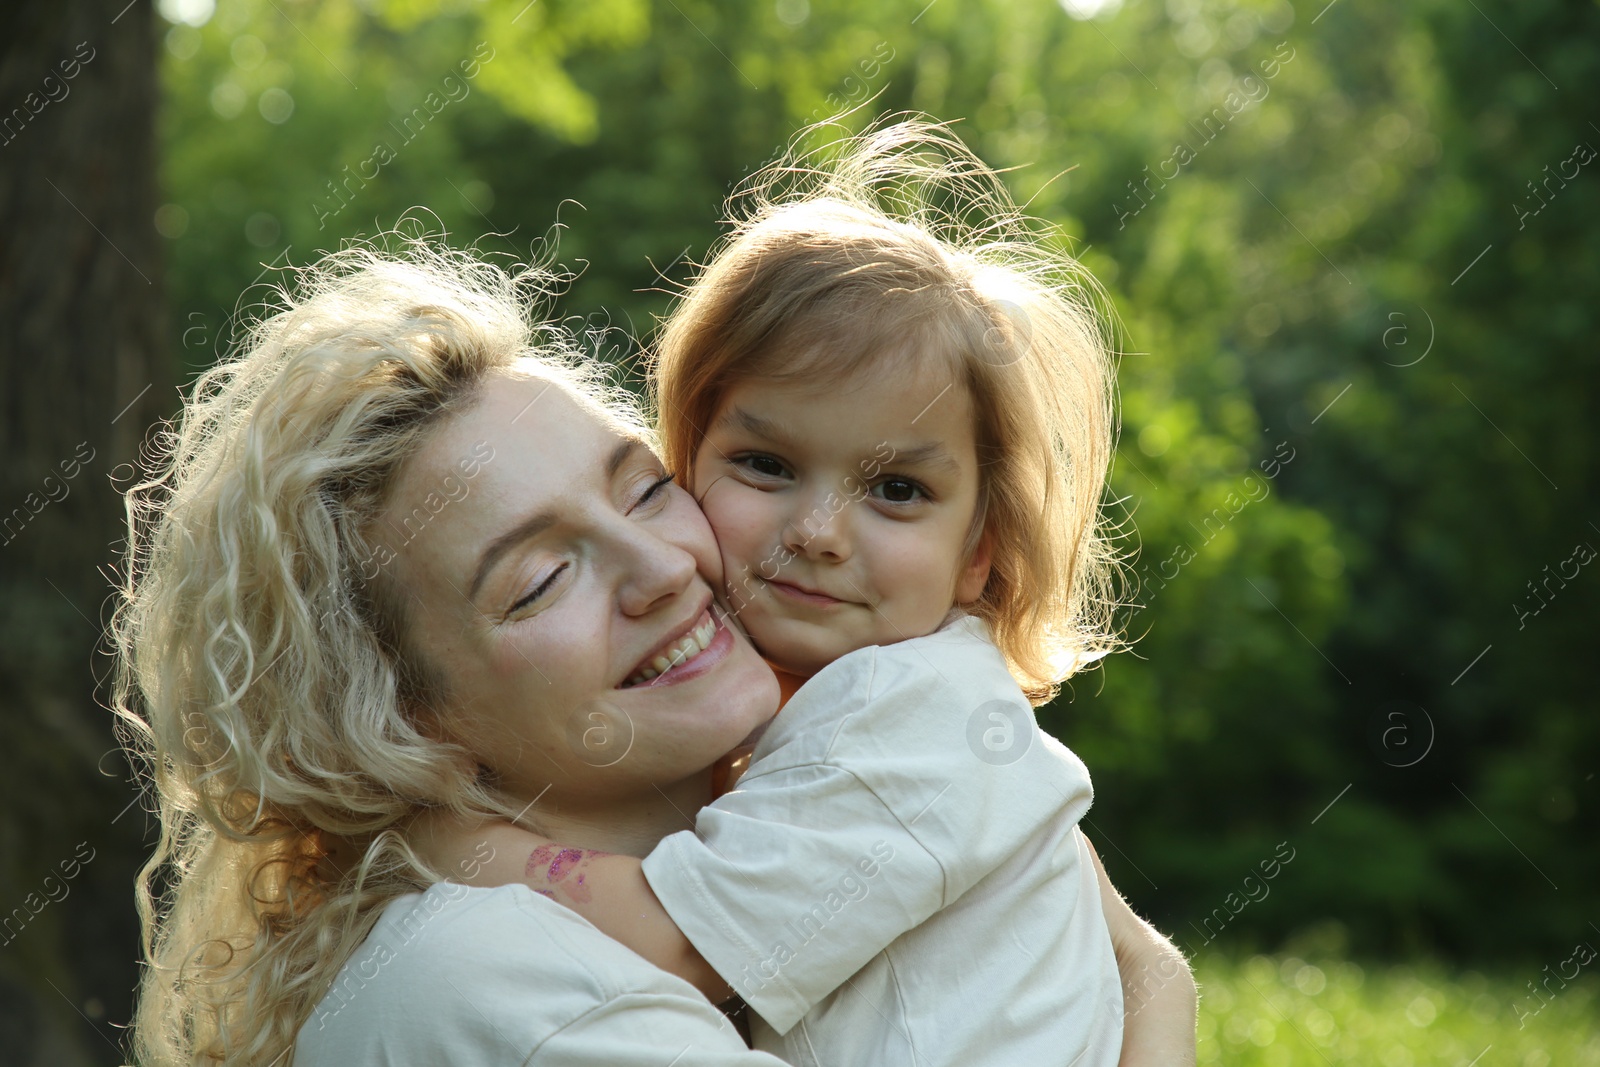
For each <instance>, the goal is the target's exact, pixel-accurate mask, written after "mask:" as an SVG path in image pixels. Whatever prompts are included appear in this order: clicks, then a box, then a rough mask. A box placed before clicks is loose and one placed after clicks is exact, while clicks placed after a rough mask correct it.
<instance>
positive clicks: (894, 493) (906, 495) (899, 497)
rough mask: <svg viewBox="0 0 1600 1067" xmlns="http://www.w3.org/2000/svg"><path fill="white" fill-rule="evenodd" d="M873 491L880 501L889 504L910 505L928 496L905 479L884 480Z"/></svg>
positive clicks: (923, 490) (913, 483)
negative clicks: (876, 493)
mask: <svg viewBox="0 0 1600 1067" xmlns="http://www.w3.org/2000/svg"><path fill="white" fill-rule="evenodd" d="M873 490H874V491H875V492H878V493H879V499H880V500H883V501H885V502H887V503H890V504H910V503H912V502H914V501H916V500H917V499H918V498H921V497H926V496H927V495H928V494H927V491H926V490H925V489H923V488H922V486H920V485H918V484H917V483H916V482H913V481H911V480H909V479H906V478H886V479H884V480H883V481H881V482H879V483H878V484H877V485H875V486H873Z"/></svg>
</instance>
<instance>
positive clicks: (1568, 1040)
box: [1195, 954, 1600, 1067]
mask: <svg viewBox="0 0 1600 1067" xmlns="http://www.w3.org/2000/svg"><path fill="white" fill-rule="evenodd" d="M1552 962H1553V964H1559V963H1560V962H1561V961H1560V960H1556V961H1552ZM1596 969H1600V964H1597V963H1591V964H1590V965H1589V966H1588V967H1585V968H1584V969H1583V973H1581V974H1579V975H1578V977H1577V978H1576V979H1575V980H1573V981H1572V982H1569V983H1567V985H1566V988H1564V989H1562V988H1561V987H1560V984H1559V982H1558V981H1556V980H1554V979H1552V980H1551V982H1550V988H1551V989H1553V990H1557V992H1556V993H1555V995H1554V997H1553V998H1552V999H1549V1000H1547V1001H1545V1002H1544V1003H1543V1007H1542V1008H1541V1007H1540V1003H1541V1002H1540V1001H1539V1000H1537V999H1535V998H1534V996H1533V994H1532V993H1531V992H1530V991H1529V989H1528V983H1529V982H1530V981H1538V980H1541V979H1542V978H1544V977H1547V976H1548V975H1549V974H1552V973H1554V970H1555V967H1554V966H1552V969H1551V971H1549V972H1543V973H1541V972H1540V971H1538V970H1537V969H1529V970H1528V973H1526V974H1523V973H1522V972H1521V971H1520V970H1518V969H1515V968H1508V969H1507V970H1506V971H1505V972H1504V973H1501V974H1499V975H1496V976H1495V977H1486V976H1484V975H1482V974H1479V973H1477V972H1475V971H1466V972H1461V973H1451V972H1450V971H1448V970H1446V969H1445V968H1444V967H1443V966H1440V965H1435V964H1427V963H1419V964H1414V965H1389V964H1384V965H1366V966H1363V965H1359V964H1356V963H1353V962H1350V961H1348V960H1341V959H1337V958H1332V959H1330V958H1320V957H1319V958H1313V959H1311V960H1309V961H1308V960H1305V959H1300V958H1298V957H1295V956H1289V955H1283V956H1252V957H1249V958H1248V959H1244V960H1242V961H1241V960H1235V959H1230V958H1228V957H1226V956H1222V955H1217V954H1202V955H1201V956H1200V957H1199V958H1198V959H1196V960H1195V976H1196V978H1197V979H1198V980H1199V983H1200V1043H1199V1056H1200V1063H1201V1064H1225V1065H1227V1067H1289V1065H1299V1064H1307V1065H1312V1067H1315V1065H1319V1064H1341V1065H1342V1064H1361V1065H1363V1067H1366V1065H1371V1067H1467V1065H1468V1064H1472V1065H1473V1067H1590V1065H1594V1067H1600V980H1597V979H1596V976H1595V974H1593V973H1591V972H1593V971H1595V970H1596ZM1569 973H1570V968H1569ZM1535 1009H1537V1013H1536V1014H1534V1011H1535Z"/></svg>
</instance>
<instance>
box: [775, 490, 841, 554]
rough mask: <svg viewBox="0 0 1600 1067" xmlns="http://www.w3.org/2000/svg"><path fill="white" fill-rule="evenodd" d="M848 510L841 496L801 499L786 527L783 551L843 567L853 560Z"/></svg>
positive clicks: (837, 493) (827, 495)
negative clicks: (839, 564)
mask: <svg viewBox="0 0 1600 1067" xmlns="http://www.w3.org/2000/svg"><path fill="white" fill-rule="evenodd" d="M849 509H850V501H849V499H848V498H846V497H845V495H844V494H843V493H839V492H827V493H817V494H815V495H812V496H808V497H804V498H802V500H801V503H800V507H799V508H798V509H797V510H796V512H795V514H793V515H791V516H790V519H789V522H788V523H787V525H785V527H784V531H783V545H784V547H785V548H787V549H788V550H789V551H791V552H793V553H795V554H796V555H799V556H805V557H806V558H807V559H815V560H821V561H823V562H828V563H843V562H844V561H845V560H847V559H849V558H850V521H849Z"/></svg>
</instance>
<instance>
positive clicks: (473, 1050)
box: [295, 883, 720, 1067]
mask: <svg viewBox="0 0 1600 1067" xmlns="http://www.w3.org/2000/svg"><path fill="white" fill-rule="evenodd" d="M640 995H643V996H646V997H654V998H658V999H662V998H664V999H666V1000H668V1001H678V1000H681V1001H682V1002H683V1005H684V1007H685V1009H686V1010H687V1011H689V1012H690V1013H691V1014H694V1013H697V1012H699V1010H700V1008H701V1006H703V1008H704V1012H705V1013H709V1014H707V1015H706V1018H707V1020H708V1025H709V1026H711V1027H713V1028H716V1027H717V1025H718V1020H719V1019H720V1017H719V1016H718V1015H717V1013H716V1011H715V1009H714V1008H712V1007H711V1006H710V1005H709V1004H707V1003H706V1002H705V999H704V998H703V997H701V996H700V994H699V993H698V992H696V991H695V989H694V988H693V987H692V986H690V985H689V984H688V983H686V982H684V981H682V980H681V979H678V978H676V977H674V976H672V975H670V974H667V973H666V972H664V971H662V970H660V969H658V968H656V967H653V966H651V965H650V964H649V963H647V962H646V961H645V960H644V959H642V958H640V957H639V956H637V955H635V954H634V953H633V952H631V951H629V950H628V949H627V948H625V947H624V946H622V945H621V944H619V943H618V942H615V941H613V940H611V939H610V938H608V937H606V936H605V935H604V934H602V933H601V932H600V931H599V930H598V929H596V928H595V927H594V926H592V925H591V924H590V923H589V922H587V921H586V920H584V919H583V918H582V917H581V916H579V915H577V914H576V913H574V912H572V911H570V910H568V909H567V908H564V907H562V906H561V905H559V904H556V903H555V902H554V901H551V900H548V899H546V898H544V897H542V896H540V895H538V894H536V893H534V892H533V891H532V890H531V889H529V888H527V887H526V886H520V885H508V886H497V887H492V888H479V887H472V886H464V885H459V884H456V883H440V884H438V885H435V886H432V887H430V888H429V889H428V890H427V891H426V892H423V893H411V894H407V895H406V896H403V897H400V898H397V899H396V900H394V901H391V902H390V903H389V904H388V906H387V907H386V908H385V909H384V912H383V914H382V915H381V916H380V917H379V919H378V921H377V923H376V924H375V925H374V927H373V930H372V932H371V934H369V935H368V936H367V939H366V940H365V941H364V942H362V944H361V945H360V946H359V947H358V948H357V949H356V951H355V952H354V954H352V956H351V958H350V960H349V961H348V962H346V964H345V966H344V967H343V968H342V969H341V970H340V972H339V974H338V976H337V977H336V978H335V980H334V983H333V987H332V988H331V989H330V990H329V991H328V993H327V995H326V996H324V997H323V999H322V1001H321V1002H320V1003H319V1004H318V1005H317V1007H316V1009H314V1010H313V1011H312V1013H311V1016H310V1018H308V1019H307V1020H306V1022H305V1024H304V1025H303V1026H302V1027H301V1029H300V1034H299V1039H298V1041H297V1042H296V1059H295V1063H296V1064H297V1065H299V1067H310V1065H313V1064H323V1063H326V1064H335V1063H337V1064H340V1065H341V1067H342V1065H346V1064H351V1065H360V1064H368V1063H373V1064H376V1063H385V1064H399V1063H412V1062H415V1063H419V1064H420V1063H430V1062H432V1063H437V1062H449V1063H453V1064H475V1063H478V1062H485V1063H488V1062H508V1059H509V1062H514V1063H521V1062H523V1061H524V1060H525V1059H527V1058H528V1057H529V1056H530V1055H532V1054H533V1053H534V1052H536V1051H537V1050H538V1049H539V1048H540V1047H541V1046H542V1045H543V1044H544V1043H545V1042H546V1041H548V1040H550V1039H551V1038H552V1037H554V1036H556V1035H558V1034H560V1033H561V1032H562V1031H563V1030H564V1029H566V1028H568V1027H569V1026H572V1025H574V1024H575V1023H580V1022H581V1021H582V1020H584V1019H585V1018H587V1017H589V1016H591V1015H592V1014H593V1013H594V1012H595V1011H596V1010H597V1009H601V1008H603V1007H604V1006H606V1005H609V1004H613V1003H615V1002H617V1001H619V1000H621V1001H624V1002H626V1001H628V1000H630V999H631V998H636V997H638V996H640ZM696 1002H698V1003H696ZM622 1036H625V1035H622ZM713 1036H714V1035H713ZM513 1053H515V1056H514V1058H511V1054H513Z"/></svg>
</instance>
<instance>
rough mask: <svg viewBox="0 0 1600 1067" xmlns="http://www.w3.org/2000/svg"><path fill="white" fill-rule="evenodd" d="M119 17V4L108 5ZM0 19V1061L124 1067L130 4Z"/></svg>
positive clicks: (149, 372)
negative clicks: (121, 742) (116, 593)
mask: <svg viewBox="0 0 1600 1067" xmlns="http://www.w3.org/2000/svg"><path fill="white" fill-rule="evenodd" d="M125 4H126V6H124V5H125ZM7 8H8V10H7V11H6V13H5V14H4V15H0V26H3V28H0V447H3V448H4V449H5V453H4V462H3V464H0V767H3V768H4V769H3V770H0V804H3V806H4V810H5V816H4V819H3V820H0V1049H3V1050H4V1051H3V1052H0V1057H3V1058H4V1059H5V1061H6V1062H8V1063H18V1064H33V1063H46V1062H49V1063H68V1064H70V1063H106V1064H118V1063H123V1062H125V1058H124V1057H123V1055H122V1053H121V1051H120V1049H119V1045H120V1043H121V1031H119V1030H117V1029H115V1028H114V1027H113V1025H112V1024H113V1023H125V1022H126V1021H127V1020H128V1018H129V1014H130V1005H131V991H132V988H133V985H134V983H135V982H136V980H137V968H136V965H135V961H136V959H137V925H136V922H135V920H134V915H133V906H132V905H133V900H132V892H131V890H132V876H133V872H134V869H135V868H136V866H137V863H138V861H139V858H140V855H141V854H142V853H143V852H144V851H145V850H146V845H145V844H144V843H143V839H144V837H145V835H146V829H147V828H146V826H145V819H144V814H143V812H142V811H141V810H140V808H139V805H137V804H134V805H133V806H132V807H131V808H125V805H127V804H128V803H129V801H131V800H132V799H133V797H134V795H135V794H134V791H133V787H132V786H131V785H130V783H129V781H128V778H129V774H128V770H127V764H126V761H125V760H123V759H122V757H121V755H120V754H119V753H117V752H116V751H115V747H116V741H115V738H114V736H113V733H112V720H111V716H110V713H109V712H108V711H106V710H105V707H104V704H105V703H106V702H107V700H108V697H109V694H108V691H107V689H106V687H105V686H104V685H103V684H102V683H103V680H104V679H105V677H106V676H107V674H108V670H109V665H110V664H109V660H108V659H107V657H106V656H105V655H104V651H105V645H104V644H103V643H102V640H101V638H102V634H103V629H104V622H105V619H106V617H107V616H108V615H109V610H110V608H109V603H108V600H107V597H108V594H109V592H110V583H109V581H108V578H107V573H108V572H109V568H110V566H112V565H114V564H115V563H116V559H117V549H118V547H120V544H121V542H122V538H123V529H122V524H123V521H124V520H123V511H122V503H121V500H120V498H119V495H118V492H117V488H116V486H115V485H114V484H113V479H116V480H117V481H118V482H119V483H120V484H121V485H122V486H124V487H125V486H126V485H127V478H128V476H129V475H130V474H131V472H132V470H133V468H132V466H130V464H133V463H135V461H136V460H137V457H138V452H139V448H140V444H141V440H142V439H143V438H144V436H145V433H146V430H147V428H149V427H150V426H151V425H152V423H153V422H154V420H156V419H158V418H160V417H162V416H163V415H166V414H168V413H169V412H170V410H171V408H172V407H173V406H174V405H173V403H172V402H173V382H172V377H173V371H172V369H171V361H170V360H169V358H168V354H167V351H166V322H165V313H164V308H163V292H162V285H161V281H162V264H161V249H160V247H159V242H160V238H159V237H158V236H157V234H156V232H155V228H154V225H153V217H154V211H155V208H156V203H157V192H156V162H155V161H156V155H155V108H156V100H157V88H156V47H155V46H156V38H155V34H156V32H157V31H156V25H155V19H154V17H153V12H152V8H151V5H150V4H149V3H148V2H147V0H135V2H133V3H131V4H130V3H127V0H111V2H110V3H109V4H93V3H87V2H78V0H69V2H62V3H24V4H17V5H7Z"/></svg>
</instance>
